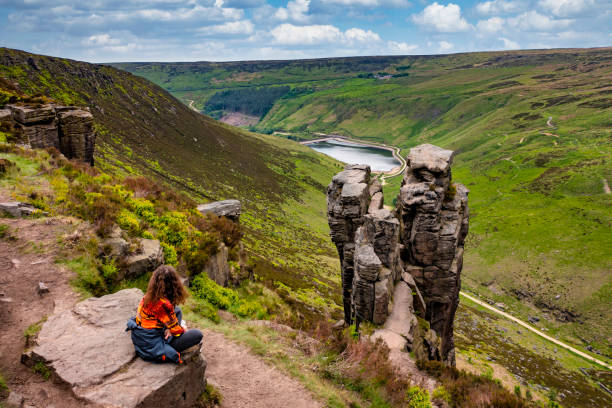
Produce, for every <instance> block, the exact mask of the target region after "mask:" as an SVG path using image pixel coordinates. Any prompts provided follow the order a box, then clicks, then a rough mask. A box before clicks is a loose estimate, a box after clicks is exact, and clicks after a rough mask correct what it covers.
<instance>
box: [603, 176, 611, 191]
mask: <svg viewBox="0 0 612 408" xmlns="http://www.w3.org/2000/svg"><path fill="white" fill-rule="evenodd" d="M601 180H602V181H603V191H604V194H612V191H610V185H609V184H608V180H606V179H605V178H604V179H601Z"/></svg>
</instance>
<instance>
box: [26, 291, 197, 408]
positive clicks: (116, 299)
mask: <svg viewBox="0 0 612 408" xmlns="http://www.w3.org/2000/svg"><path fill="white" fill-rule="evenodd" d="M142 296H143V293H142V292H141V291H140V290H139V289H125V290H122V291H119V292H117V293H114V294H112V295H107V296H103V297H101V298H90V299H87V300H85V301H83V302H80V303H77V304H76V305H75V306H74V307H73V308H72V309H71V310H67V311H64V312H62V313H59V314H55V315H53V316H51V317H50V318H49V319H48V320H47V321H46V322H45V323H44V324H43V327H42V330H41V331H40V333H39V335H38V339H37V345H36V346H35V347H34V348H33V349H31V350H29V351H27V352H26V353H24V354H23V356H22V362H23V363H25V364H27V365H28V366H34V365H37V364H43V365H45V366H46V367H47V368H48V369H49V370H50V372H51V374H52V378H53V379H54V380H55V381H58V382H59V383H61V384H64V385H65V386H67V387H68V388H69V389H71V390H72V392H73V393H74V394H75V395H76V396H77V397H78V398H81V399H83V400H85V401H87V402H89V403H92V404H95V405H96V406H103V407H122V408H128V407H142V408H144V407H161V406H173V407H192V406H195V401H196V399H197V398H198V397H199V395H200V394H201V393H202V392H203V390H204V387H205V379H204V372H205V370H206V361H205V360H204V358H203V356H202V354H201V350H200V345H198V346H195V347H193V348H191V349H189V350H187V351H185V352H184V353H182V354H181V355H182V357H183V360H184V361H185V364H182V365H175V364H152V363H149V362H145V361H143V360H141V359H140V358H137V357H136V355H135V353H134V346H133V345H132V341H131V338H130V334H129V332H126V331H125V325H126V321H127V320H128V319H129V318H130V317H131V316H133V315H134V314H135V312H136V307H137V306H138V302H139V301H140V299H141V298H142Z"/></svg>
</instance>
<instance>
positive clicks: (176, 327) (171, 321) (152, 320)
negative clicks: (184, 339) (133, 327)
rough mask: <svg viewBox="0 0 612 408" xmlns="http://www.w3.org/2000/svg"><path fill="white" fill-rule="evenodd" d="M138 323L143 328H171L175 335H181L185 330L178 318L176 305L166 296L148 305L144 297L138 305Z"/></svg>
mask: <svg viewBox="0 0 612 408" xmlns="http://www.w3.org/2000/svg"><path fill="white" fill-rule="evenodd" d="M136 323H138V325H139V326H140V327H142V328H143V329H169V330H170V333H171V334H172V335H173V336H180V335H181V334H183V333H184V332H185V329H183V328H182V327H181V322H179V321H178V319H177V318H176V314H175V313H174V306H173V305H172V303H170V301H169V300H168V299H166V298H161V299H159V300H158V301H157V302H155V303H153V304H147V305H146V306H145V305H144V298H143V299H142V300H141V301H140V304H139V305H138V312H137V313H136Z"/></svg>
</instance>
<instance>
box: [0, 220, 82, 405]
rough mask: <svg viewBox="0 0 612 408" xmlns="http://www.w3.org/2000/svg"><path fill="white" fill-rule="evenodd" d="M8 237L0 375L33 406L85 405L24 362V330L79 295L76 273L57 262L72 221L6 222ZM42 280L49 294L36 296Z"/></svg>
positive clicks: (1, 267) (4, 242) (0, 242)
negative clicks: (60, 241) (72, 284)
mask: <svg viewBox="0 0 612 408" xmlns="http://www.w3.org/2000/svg"><path fill="white" fill-rule="evenodd" d="M0 224H5V225H8V226H9V228H10V230H9V232H8V234H7V235H6V236H5V237H4V238H3V239H0V292H1V293H3V294H4V295H3V296H1V297H0V300H2V299H3V300H2V301H0V325H2V330H1V331H0V344H1V347H0V371H1V372H2V375H3V376H4V378H5V379H6V381H7V385H8V387H9V389H10V390H11V391H15V392H17V393H19V394H21V395H22V396H23V397H24V398H25V403H26V405H28V404H29V405H33V406H35V407H51V406H55V407H66V408H73V407H85V406H87V405H86V404H84V403H83V402H81V401H78V400H76V399H75V398H74V397H73V396H72V394H71V392H70V391H69V390H66V389H63V388H62V387H61V386H58V385H56V384H54V383H53V382H51V381H50V380H45V379H44V378H43V376H42V375H40V374H37V373H35V372H34V371H33V370H32V369H30V368H28V367H26V366H25V365H23V364H21V362H20V361H21V354H22V352H23V351H24V348H25V338H24V331H25V330H26V328H28V326H30V325H31V324H34V323H36V322H39V321H41V319H43V318H44V317H45V316H48V315H50V314H52V313H54V311H60V310H65V309H66V308H69V307H71V306H72V305H73V304H74V303H75V302H76V301H77V300H78V296H77V295H76V294H75V293H74V291H73V290H72V288H71V287H70V284H69V280H70V278H71V276H72V273H71V272H69V271H67V270H66V269H64V268H62V267H60V266H59V265H57V264H55V263H54V259H55V255H56V253H57V250H58V244H57V239H58V237H60V236H62V235H64V234H66V233H70V232H72V231H73V230H74V229H75V228H76V225H75V224H76V221H74V220H72V219H68V218H46V219H7V218H0ZM39 282H43V283H45V284H46V285H47V286H48V287H49V293H46V294H43V295H42V296H41V295H39V294H38V293H37V286H38V283H39Z"/></svg>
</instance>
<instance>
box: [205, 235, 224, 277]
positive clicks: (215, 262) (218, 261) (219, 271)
mask: <svg viewBox="0 0 612 408" xmlns="http://www.w3.org/2000/svg"><path fill="white" fill-rule="evenodd" d="M228 253H229V251H228V249H227V247H226V246H225V244H224V243H223V242H222V243H220V244H219V247H218V248H217V253H216V254H214V255H212V256H211V257H210V259H209V260H208V262H207V263H206V266H204V272H206V274H207V275H208V277H209V278H210V279H212V280H214V281H215V282H217V284H219V285H221V286H225V287H227V285H228V284H229V278H230V266H229V264H228V262H227V259H228Z"/></svg>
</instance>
